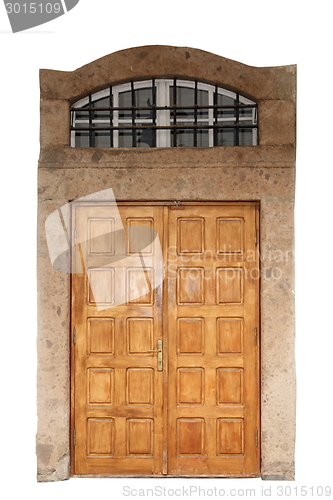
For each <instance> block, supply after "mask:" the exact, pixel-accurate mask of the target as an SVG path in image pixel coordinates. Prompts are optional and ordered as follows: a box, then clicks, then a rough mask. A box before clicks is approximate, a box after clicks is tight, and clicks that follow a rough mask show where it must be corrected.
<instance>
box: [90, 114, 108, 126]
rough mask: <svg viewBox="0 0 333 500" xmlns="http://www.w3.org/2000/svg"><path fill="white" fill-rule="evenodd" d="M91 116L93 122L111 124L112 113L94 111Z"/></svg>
mask: <svg viewBox="0 0 333 500" xmlns="http://www.w3.org/2000/svg"><path fill="white" fill-rule="evenodd" d="M91 115H92V119H93V120H103V121H105V120H107V121H108V124H110V111H93V112H92V113H91Z"/></svg>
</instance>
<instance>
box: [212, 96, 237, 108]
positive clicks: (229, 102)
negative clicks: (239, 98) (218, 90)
mask: <svg viewBox="0 0 333 500" xmlns="http://www.w3.org/2000/svg"><path fill="white" fill-rule="evenodd" d="M216 104H218V105H219V106H234V105H235V104H237V102H236V98H232V97H229V96H227V95H222V94H217V103H216Z"/></svg>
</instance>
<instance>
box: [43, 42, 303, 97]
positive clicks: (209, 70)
mask: <svg viewBox="0 0 333 500" xmlns="http://www.w3.org/2000/svg"><path fill="white" fill-rule="evenodd" d="M295 74H296V66H295V65H288V66H278V67H254V66H248V65H246V64H242V63H240V62H237V61H233V60H231V59H227V58H225V57H221V56H218V55H215V54H212V53H210V52H206V51H203V50H199V49H195V48H189V47H173V46H165V45H151V46H143V47H134V48H130V49H125V50H120V51H118V52H114V53H112V54H109V55H106V56H104V57H101V58H100V59H97V60H95V61H93V62H90V63H89V64H86V65H85V66H82V67H81V68H78V69H76V70H75V71H55V70H46V69H42V70H40V89H41V99H42V100H44V99H46V100H49V99H52V100H67V101H70V102H71V103H72V102H74V101H75V100H77V99H79V98H80V97H83V96H85V95H87V94H89V93H91V92H94V91H97V90H100V89H102V88H105V87H107V86H108V85H110V84H113V85H116V84H119V83H122V82H125V81H129V80H144V79H149V78H152V77H159V78H167V77H177V78H186V79H192V80H195V79H196V80H198V81H202V82H207V83H213V84H216V85H218V86H220V87H223V88H227V89H229V90H234V91H239V92H240V93H242V94H243V95H245V96H247V97H249V98H252V99H254V100H255V101H260V100H266V99H275V100H276V99H278V100H287V101H293V102H295V100H296V87H295V81H296V78H295Z"/></svg>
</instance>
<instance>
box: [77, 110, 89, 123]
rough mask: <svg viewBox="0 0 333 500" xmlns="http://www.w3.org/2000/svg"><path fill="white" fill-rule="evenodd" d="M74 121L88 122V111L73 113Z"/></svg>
mask: <svg viewBox="0 0 333 500" xmlns="http://www.w3.org/2000/svg"><path fill="white" fill-rule="evenodd" d="M74 120H75V121H76V120H88V121H89V111H81V110H79V111H74Z"/></svg>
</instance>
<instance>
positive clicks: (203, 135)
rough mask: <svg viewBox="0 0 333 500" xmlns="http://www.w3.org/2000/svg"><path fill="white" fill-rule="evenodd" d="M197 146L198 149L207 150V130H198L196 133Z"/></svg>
mask: <svg viewBox="0 0 333 500" xmlns="http://www.w3.org/2000/svg"><path fill="white" fill-rule="evenodd" d="M197 146H198V148H208V147H209V135H208V130H200V129H199V130H198V131H197Z"/></svg>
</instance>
